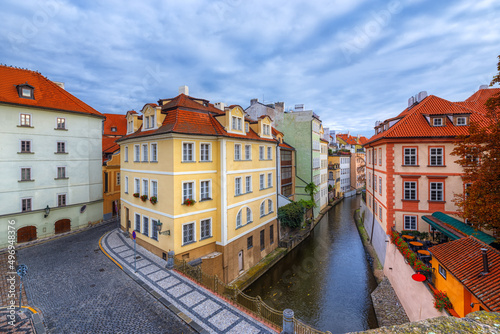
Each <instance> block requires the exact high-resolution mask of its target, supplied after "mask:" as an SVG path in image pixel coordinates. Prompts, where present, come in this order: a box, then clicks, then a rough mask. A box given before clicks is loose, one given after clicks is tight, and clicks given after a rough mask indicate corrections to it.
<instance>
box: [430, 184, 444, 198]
mask: <svg viewBox="0 0 500 334" xmlns="http://www.w3.org/2000/svg"><path fill="white" fill-rule="evenodd" d="M430 187H431V201H442V200H443V182H431V183H430Z"/></svg>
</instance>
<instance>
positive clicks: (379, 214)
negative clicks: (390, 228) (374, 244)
mask: <svg viewBox="0 0 500 334" xmlns="http://www.w3.org/2000/svg"><path fill="white" fill-rule="evenodd" d="M378 217H379V218H380V221H381V222H382V206H379V207H378Z"/></svg>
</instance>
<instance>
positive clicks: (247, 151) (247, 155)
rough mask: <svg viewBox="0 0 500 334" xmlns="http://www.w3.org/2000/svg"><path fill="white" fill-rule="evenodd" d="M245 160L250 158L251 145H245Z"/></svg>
mask: <svg viewBox="0 0 500 334" xmlns="http://www.w3.org/2000/svg"><path fill="white" fill-rule="evenodd" d="M245 160H252V145H245Z"/></svg>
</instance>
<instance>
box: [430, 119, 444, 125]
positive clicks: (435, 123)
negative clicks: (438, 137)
mask: <svg viewBox="0 0 500 334" xmlns="http://www.w3.org/2000/svg"><path fill="white" fill-rule="evenodd" d="M438 120H439V122H438ZM432 126H443V118H441V117H435V118H433V119H432Z"/></svg>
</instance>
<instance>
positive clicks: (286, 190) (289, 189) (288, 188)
mask: <svg viewBox="0 0 500 334" xmlns="http://www.w3.org/2000/svg"><path fill="white" fill-rule="evenodd" d="M281 192H282V193H283V194H282V195H283V196H286V197H288V196H290V195H292V185H288V186H284V187H281Z"/></svg>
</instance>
